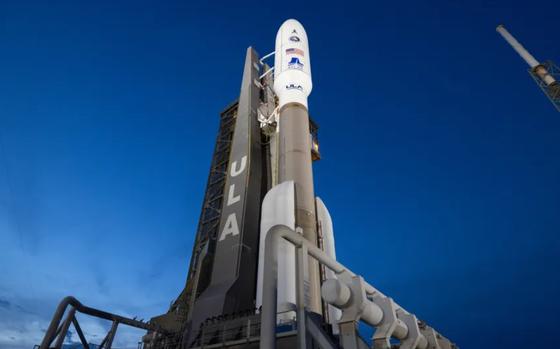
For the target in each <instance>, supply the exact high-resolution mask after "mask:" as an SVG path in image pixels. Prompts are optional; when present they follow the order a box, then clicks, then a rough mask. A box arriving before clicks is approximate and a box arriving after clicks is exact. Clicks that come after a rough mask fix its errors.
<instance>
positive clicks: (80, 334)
mask: <svg viewBox="0 0 560 349" xmlns="http://www.w3.org/2000/svg"><path fill="white" fill-rule="evenodd" d="M72 323H73V324H74V328H75V329H76V333H77V334H78V337H80V342H82V346H83V347H84V349H89V344H88V342H87V340H86V336H84V332H83V331H82V327H81V326H80V324H79V323H78V320H77V319H76V316H74V318H73V319H72Z"/></svg>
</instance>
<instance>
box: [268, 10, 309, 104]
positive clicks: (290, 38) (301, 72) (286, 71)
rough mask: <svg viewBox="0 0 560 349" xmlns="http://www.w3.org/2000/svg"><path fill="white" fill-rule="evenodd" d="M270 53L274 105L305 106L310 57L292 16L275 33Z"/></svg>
mask: <svg viewBox="0 0 560 349" xmlns="http://www.w3.org/2000/svg"><path fill="white" fill-rule="evenodd" d="M274 52H275V55H274V93H276V96H278V107H279V108H280V109H282V107H284V106H285V105H286V104H288V103H299V104H301V105H302V106H304V107H305V108H306V109H307V108H308V107H307V97H309V94H310V93H311V89H312V88H313V83H312V81H311V59H310V57H309V44H308V41H307V33H306V32H305V29H303V26H302V25H301V23H300V22H298V21H296V20H295V19H288V20H287V21H285V22H284V23H283V24H282V26H281V27H280V29H279V30H278V33H277V34H276V47H275V51H274Z"/></svg>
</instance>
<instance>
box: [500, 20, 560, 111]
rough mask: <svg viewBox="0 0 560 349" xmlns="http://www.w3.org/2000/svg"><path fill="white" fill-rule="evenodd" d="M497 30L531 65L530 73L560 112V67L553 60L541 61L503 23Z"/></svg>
mask: <svg viewBox="0 0 560 349" xmlns="http://www.w3.org/2000/svg"><path fill="white" fill-rule="evenodd" d="M496 31H497V32H498V33H500V35H502V37H503V38H504V39H505V40H506V41H507V42H508V43H509V44H510V45H511V47H512V48H513V49H514V50H515V51H516V52H517V53H518V54H519V55H520V56H521V58H523V60H524V61H525V62H527V64H528V65H529V75H531V77H532V78H533V80H535V82H536V84H537V86H539V88H540V89H541V90H542V91H543V92H544V94H545V95H546V96H547V97H548V99H549V100H550V101H551V102H552V104H553V105H554V107H556V109H557V110H558V111H559V112H560V83H559V82H558V81H559V80H560V68H559V67H558V66H557V65H556V64H555V63H554V62H552V61H545V62H543V63H539V61H537V60H536V59H535V57H533V55H531V54H530V53H529V51H527V50H526V49H525V47H523V45H521V44H520V43H519V41H517V40H516V39H515V38H514V37H513V36H512V35H511V34H510V33H509V32H508V31H507V29H506V28H505V27H504V26H503V25H501V24H500V25H499V26H498V27H497V28H496Z"/></svg>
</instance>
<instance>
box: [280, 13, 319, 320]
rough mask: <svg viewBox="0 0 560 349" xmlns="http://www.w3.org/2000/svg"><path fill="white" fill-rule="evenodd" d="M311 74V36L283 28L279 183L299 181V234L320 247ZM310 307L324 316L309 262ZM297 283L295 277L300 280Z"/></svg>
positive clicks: (315, 270) (288, 25)
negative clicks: (309, 107) (309, 102)
mask: <svg viewBox="0 0 560 349" xmlns="http://www.w3.org/2000/svg"><path fill="white" fill-rule="evenodd" d="M311 89H312V82H311V69H310V59H309V46H308V43H307V34H306V33H305V30H304V29H303V26H302V25H301V24H300V23H299V22H298V21H296V20H293V19H289V20H287V21H286V22H284V23H283V24H282V26H281V27H280V29H279V30H278V34H277V35H276V51H275V68H274V92H275V93H276V95H277V96H278V100H279V103H278V107H279V115H280V116H279V121H278V123H279V125H278V137H279V149H278V182H279V183H283V182H286V181H293V182H294V187H295V226H296V231H298V232H300V233H301V234H303V236H304V237H305V238H306V239H307V240H309V241H311V242H312V243H313V244H315V245H317V219H316V213H315V194H314V189H313V170H312V159H311V137H310V131H309V114H308V110H307V97H308V96H309V94H310V93H311ZM308 265H309V270H308V271H307V277H306V280H305V282H306V285H305V289H306V297H305V298H306V306H307V308H308V309H309V310H311V311H313V312H316V313H321V294H320V287H321V285H320V273H319V265H318V263H317V261H316V260H315V259H313V258H310V259H309V262H308ZM294 277H295V276H294Z"/></svg>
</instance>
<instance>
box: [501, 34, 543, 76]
mask: <svg viewBox="0 0 560 349" xmlns="http://www.w3.org/2000/svg"><path fill="white" fill-rule="evenodd" d="M496 31H497V32H498V33H500V35H502V37H503V38H504V39H505V40H506V41H507V42H508V43H509V44H510V45H511V47H513V49H514V50H515V52H517V53H518V54H519V55H520V56H521V58H523V60H524V61H525V62H527V64H529V66H530V67H531V68H532V69H534V68H536V67H537V66H538V65H540V63H539V61H537V60H536V59H535V57H533V55H531V54H530V53H529V51H527V50H526V49H525V47H523V45H521V44H520V43H519V41H517V40H516V39H515V38H514V37H513V36H512V35H511V34H510V33H509V32H508V31H507V29H506V28H505V27H504V26H503V25H501V24H500V25H499V26H498V27H497V28H496Z"/></svg>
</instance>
